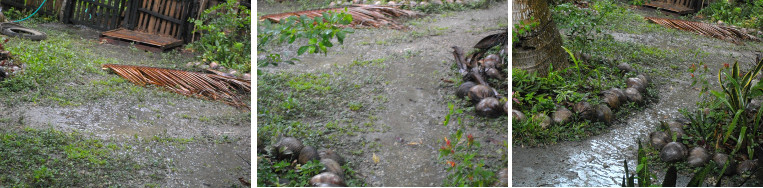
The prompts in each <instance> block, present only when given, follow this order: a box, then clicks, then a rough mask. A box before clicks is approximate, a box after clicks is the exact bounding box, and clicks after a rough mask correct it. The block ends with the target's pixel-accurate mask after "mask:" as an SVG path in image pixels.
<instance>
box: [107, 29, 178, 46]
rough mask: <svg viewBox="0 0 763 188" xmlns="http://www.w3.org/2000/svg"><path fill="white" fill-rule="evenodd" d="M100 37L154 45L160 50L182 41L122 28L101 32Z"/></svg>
mask: <svg viewBox="0 0 763 188" xmlns="http://www.w3.org/2000/svg"><path fill="white" fill-rule="evenodd" d="M101 35H102V36H107V37H113V38H118V39H124V40H130V41H135V42H140V43H144V44H149V45H154V46H158V47H162V48H164V47H174V46H178V45H180V44H182V43H183V41H182V40H179V39H176V38H172V37H165V36H159V35H154V34H148V33H144V32H139V31H131V30H127V29H124V28H119V29H115V30H111V31H107V32H103V33H102V34H101Z"/></svg>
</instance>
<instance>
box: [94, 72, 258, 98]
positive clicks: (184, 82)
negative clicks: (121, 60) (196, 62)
mask: <svg viewBox="0 0 763 188" xmlns="http://www.w3.org/2000/svg"><path fill="white" fill-rule="evenodd" d="M102 67H103V68H104V69H110V70H112V71H114V72H115V73H116V74H117V75H119V76H121V77H123V78H125V79H127V80H129V81H130V82H132V83H134V84H137V85H140V86H145V85H149V84H151V85H156V86H160V87H163V88H166V89H168V90H170V91H173V92H175V93H179V94H181V95H185V96H193V97H198V98H202V99H208V100H218V101H222V102H224V103H226V104H229V105H232V106H235V107H244V108H249V107H248V105H247V104H246V103H245V102H244V101H243V100H242V96H244V95H248V94H249V93H250V92H251V82H249V81H247V80H243V79H238V78H234V77H229V76H221V75H216V74H205V73H198V72H187V71H181V70H174V69H164V68H156V67H145V66H133V65H115V64H105V65H103V66H102Z"/></svg>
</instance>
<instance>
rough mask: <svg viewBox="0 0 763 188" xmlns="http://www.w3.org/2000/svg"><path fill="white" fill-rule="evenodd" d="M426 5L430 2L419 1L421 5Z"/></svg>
mask: <svg viewBox="0 0 763 188" xmlns="http://www.w3.org/2000/svg"><path fill="white" fill-rule="evenodd" d="M426 5H429V3H427V2H426V1H422V2H420V3H419V6H426Z"/></svg>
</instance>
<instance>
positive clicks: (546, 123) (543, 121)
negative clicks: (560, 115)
mask: <svg viewBox="0 0 763 188" xmlns="http://www.w3.org/2000/svg"><path fill="white" fill-rule="evenodd" d="M533 121H534V122H538V125H540V127H541V128H543V129H547V128H548V127H550V126H551V123H552V122H551V118H550V117H548V116H547V115H546V114H542V113H538V114H535V116H533Z"/></svg>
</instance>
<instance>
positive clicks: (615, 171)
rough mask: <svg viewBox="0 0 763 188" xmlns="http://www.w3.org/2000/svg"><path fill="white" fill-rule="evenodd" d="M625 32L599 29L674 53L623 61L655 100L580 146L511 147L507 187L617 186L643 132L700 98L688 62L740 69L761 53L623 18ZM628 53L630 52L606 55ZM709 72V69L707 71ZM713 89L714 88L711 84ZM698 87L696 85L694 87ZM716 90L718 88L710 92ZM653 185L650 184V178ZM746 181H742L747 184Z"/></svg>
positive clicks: (660, 170)
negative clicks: (646, 82) (652, 88)
mask: <svg viewBox="0 0 763 188" xmlns="http://www.w3.org/2000/svg"><path fill="white" fill-rule="evenodd" d="M631 9H632V10H631V11H634V12H635V13H637V14H639V15H642V16H658V17H668V16H673V15H671V14H663V13H659V12H656V11H655V10H654V9H633V7H631ZM623 21H625V22H626V23H630V24H625V25H630V26H628V27H627V28H612V27H608V26H605V28H607V29H606V33H607V34H609V35H611V36H612V37H613V38H612V39H613V40H616V41H618V42H624V43H628V44H633V45H637V44H643V45H646V46H648V47H656V48H659V49H662V50H665V51H666V52H668V53H673V54H674V55H677V56H676V57H675V58H674V59H671V60H669V61H660V62H628V63H631V64H636V65H640V66H642V67H643V69H642V70H643V71H644V72H647V74H648V75H650V77H651V78H652V80H654V81H655V82H656V89H657V90H658V91H659V92H658V94H659V99H658V101H657V102H656V103H653V104H650V105H649V106H648V107H646V109H644V110H642V111H638V112H632V113H630V114H629V115H628V116H627V117H618V118H620V119H621V121H620V122H619V123H617V124H615V125H613V126H612V127H611V128H610V130H609V131H608V132H606V133H603V134H601V135H598V136H594V137H592V138H589V139H587V140H585V141H580V142H563V143H559V144H555V145H551V146H545V147H531V148H522V147H517V146H515V147H513V150H512V185H514V186H522V187H524V186H529V187H532V186H594V187H596V186H619V185H620V183H621V181H622V177H623V175H624V174H625V170H624V168H623V160H626V159H627V160H628V166H629V167H630V168H631V169H630V172H631V173H633V172H634V171H635V170H634V169H635V167H636V157H635V156H636V151H637V147H638V146H637V143H636V141H635V140H637V139H641V140H644V139H645V138H647V137H648V134H649V132H652V131H654V130H656V127H657V126H658V125H659V121H668V120H671V119H673V118H678V117H680V116H681V114H680V113H679V112H678V109H681V108H685V109H690V110H691V109H696V102H698V101H699V100H700V98H699V97H697V96H698V94H699V89H698V88H696V87H695V88H693V87H691V86H690V85H691V76H690V75H689V73H688V71H687V70H688V68H689V67H690V65H691V64H692V63H698V62H699V61H703V62H705V63H706V65H707V66H708V68H709V69H710V70H718V69H720V68H721V67H722V66H723V63H733V62H734V61H739V63H740V66H741V68H742V69H743V70H748V69H750V68H751V67H752V66H753V62H754V60H755V55H754V54H755V52H761V51H763V43H760V42H748V43H746V44H745V45H736V44H733V43H730V42H726V41H722V40H719V39H715V38H709V37H704V36H699V35H695V34H693V33H689V32H680V31H669V32H655V31H661V30H654V29H647V27H646V25H645V24H652V23H646V22H642V21H639V20H623ZM698 51H699V52H703V53H706V56H704V57H703V58H693V57H694V52H698ZM612 53H613V54H628V53H630V52H612ZM711 72H715V71H711ZM716 76H717V75H710V79H711V83H712V84H714V86H713V87H718V86H717V83H715V82H713V81H712V80H713V79H715V78H717V77H716ZM697 87H698V86H697ZM715 89H718V88H715ZM650 168H651V169H652V170H653V173H655V174H657V175H658V177H657V179H656V181H657V182H661V181H662V179H663V176H664V173H665V169H664V167H661V166H657V165H654V164H651V166H650ZM680 174H681V175H679V180H678V184H677V185H686V184H687V183H688V181H689V178H690V177H691V173H686V172H681V173H680ZM653 181H655V180H653ZM750 183H752V181H750V182H748V184H746V185H749V184H750Z"/></svg>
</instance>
